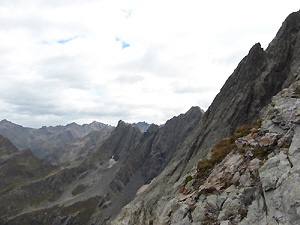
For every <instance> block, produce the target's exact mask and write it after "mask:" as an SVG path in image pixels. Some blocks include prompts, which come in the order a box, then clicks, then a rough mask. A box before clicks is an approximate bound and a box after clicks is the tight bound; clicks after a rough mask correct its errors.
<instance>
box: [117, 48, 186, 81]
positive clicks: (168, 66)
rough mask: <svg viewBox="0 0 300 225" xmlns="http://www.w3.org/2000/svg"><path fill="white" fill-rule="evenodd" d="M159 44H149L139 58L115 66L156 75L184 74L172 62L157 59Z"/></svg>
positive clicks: (159, 49) (118, 68) (171, 75)
mask: <svg viewBox="0 0 300 225" xmlns="http://www.w3.org/2000/svg"><path fill="white" fill-rule="evenodd" d="M161 50H162V47H161V46H158V45H152V46H149V48H148V51H147V52H146V53H145V54H144V55H143V56H142V57H141V58H139V59H137V60H133V61H131V62H128V63H125V64H121V65H119V66H118V67H116V70H118V71H131V72H133V73H142V72H145V73H151V74H152V75H154V76H157V77H177V76H182V75H183V74H184V72H183V70H180V69H178V66H177V65H174V64H173V63H164V62H161V61H159V59H158V58H159V52H160V51H161Z"/></svg>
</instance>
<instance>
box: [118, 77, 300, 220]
mask: <svg viewBox="0 0 300 225" xmlns="http://www.w3.org/2000/svg"><path fill="white" fill-rule="evenodd" d="M299 146H300V75H299V76H298V78H297V79H296V80H295V82H293V84H292V85H291V86H290V87H289V88H287V89H284V90H283V91H281V92H280V93H278V94H277V95H276V96H275V97H273V98H272V102H271V104H269V105H268V107H267V109H266V110H265V112H264V113H263V115H262V118H261V120H259V121H256V122H255V123H253V124H250V125H243V126H240V127H238V128H237V129H236V131H235V133H234V136H231V137H229V138H225V139H223V140H221V141H220V142H219V143H218V144H217V145H216V146H214V147H213V149H212V155H211V156H210V158H209V159H202V160H201V161H200V162H199V163H198V165H197V166H196V167H194V168H193V169H192V170H191V171H189V173H188V174H186V175H185V176H184V177H182V179H180V181H179V182H178V184H177V185H179V186H180V189H179V188H178V192H177V193H176V194H174V195H173V196H172V197H170V199H168V200H167V201H166V202H162V203H157V205H158V207H159V209H160V210H158V211H155V212H154V213H152V214H151V213H149V214H148V215H147V214H146V208H143V207H144V206H143V203H142V202H135V205H128V206H126V207H125V209H124V210H123V212H122V213H121V214H120V215H119V217H118V218H117V219H116V220H115V221H114V224H127V223H132V224H146V223H147V220H148V222H149V221H152V223H153V224H186V225H188V224H249V225H252V224H297V223H298V221H299V219H300V213H299V211H298V210H297V208H298V206H299V204H300V193H299V185H300V179H299V173H298V170H299V162H300V157H299V156H300V147H299ZM137 208H140V209H142V211H139V212H138V213H137V211H136V213H133V209H137ZM147 216H148V218H147Z"/></svg>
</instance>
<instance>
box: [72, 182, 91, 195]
mask: <svg viewBox="0 0 300 225" xmlns="http://www.w3.org/2000/svg"><path fill="white" fill-rule="evenodd" d="M88 188H89V186H88V185H84V184H79V185H78V186H77V187H75V188H74V189H73V191H72V195H79V194H81V193H82V192H84V191H85V190H86V189H88Z"/></svg>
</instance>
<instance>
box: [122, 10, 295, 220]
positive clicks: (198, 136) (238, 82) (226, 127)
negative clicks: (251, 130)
mask: <svg viewBox="0 0 300 225" xmlns="http://www.w3.org/2000/svg"><path fill="white" fill-rule="evenodd" d="M299 27H300V12H297V13H292V14H291V15H290V16H288V18H287V19H286V21H285V22H284V23H283V25H282V27H281V28H280V30H279V32H278V33H277V35H276V37H275V39H274V40H273V41H272V42H271V43H270V45H269V47H268V48H267V49H266V51H264V50H263V49H262V48H261V47H260V44H255V45H254V46H253V47H252V49H251V50H250V51H249V54H248V55H247V56H246V57H245V58H244V59H243V60H242V61H241V62H240V63H239V65H238V67H237V68H236V70H235V71H234V72H233V74H232V75H231V76H230V77H229V78H228V80H227V81H226V83H225V84H224V86H223V88H222V89H221V91H220V93H219V94H218V95H217V96H216V98H215V99H214V101H213V103H212V105H211V106H210V107H209V109H208V110H207V112H205V114H204V115H203V118H202V119H201V121H200V123H199V124H198V126H197V127H196V128H195V130H194V131H193V133H192V134H191V135H190V136H189V137H188V138H187V139H186V141H185V142H184V144H183V145H182V148H181V149H180V150H179V151H177V154H176V155H175V156H174V158H173V159H172V160H171V161H170V163H169V164H168V166H167V167H166V168H165V169H164V171H163V172H162V173H161V174H160V175H159V177H157V179H156V180H155V181H154V182H153V183H152V184H151V185H150V187H149V188H148V189H147V190H146V191H145V192H144V193H142V194H141V195H139V196H138V197H137V198H136V199H135V200H134V201H133V202H132V203H130V204H129V206H128V208H127V211H123V212H122V214H124V213H125V214H126V215H128V213H129V212H130V213H131V214H134V215H136V217H135V219H136V220H137V221H140V222H137V223H136V224H139V223H140V224H143V223H148V222H149V221H150V220H152V219H153V218H154V217H153V216H154V215H157V214H158V212H160V211H161V207H162V206H163V205H164V204H168V198H171V196H173V195H174V193H176V192H177V191H178V188H179V187H178V183H177V182H178V180H180V179H181V178H182V177H183V176H185V174H186V173H187V172H188V171H189V170H190V169H191V168H192V167H193V166H194V165H196V164H197V162H198V161H199V160H200V159H201V158H203V157H204V156H206V155H207V154H208V152H209V151H210V148H211V147H212V146H214V145H215V144H217V142H218V141H220V140H221V139H222V138H225V137H227V136H229V135H230V134H233V132H234V129H235V127H237V126H238V125H241V124H249V123H251V122H252V121H254V120H255V119H258V118H259V117H260V113H259V112H260V111H261V110H262V109H263V108H264V107H265V106H266V105H267V103H269V102H270V101H271V98H272V96H274V95H275V94H276V93H278V92H279V91H280V90H282V89H283V88H285V87H288V86H289V85H290V84H291V82H292V81H293V80H294V79H295V77H296V75H298V72H299V71H298V68H299V67H300V60H299V51H300V45H299V44H300V42H299V41H300V39H299V37H300V33H299V30H300V29H299ZM158 202H159V204H158ZM141 203H142V204H141ZM141 221H144V222H141ZM145 221H148V222H145ZM128 222H129V223H130V221H128ZM131 223H132V221H131Z"/></svg>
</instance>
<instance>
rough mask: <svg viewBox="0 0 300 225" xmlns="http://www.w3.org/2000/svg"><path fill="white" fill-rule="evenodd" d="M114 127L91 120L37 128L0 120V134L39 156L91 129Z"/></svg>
mask: <svg viewBox="0 0 300 225" xmlns="http://www.w3.org/2000/svg"><path fill="white" fill-rule="evenodd" d="M113 129H114V127H112V126H109V125H106V124H103V123H99V122H96V121H94V122H92V123H90V124H83V125H78V124H76V123H71V124H68V125H66V126H56V127H52V126H50V127H46V126H44V127H42V128H39V129H34V128H28V127H23V126H20V125H17V124H14V123H12V122H10V121H7V120H2V121H0V134H1V135H2V136H4V137H6V138H8V139H9V140H10V141H11V142H12V143H13V144H14V145H15V146H16V147H17V148H18V149H20V150H23V149H28V148H29V149H31V150H32V152H33V153H34V154H35V155H36V156H38V157H39V158H44V157H46V156H47V155H50V154H52V150H54V149H56V148H59V147H63V146H64V145H66V144H68V143H70V142H72V141H73V140H74V139H76V138H82V137H84V136H86V135H87V134H89V133H90V132H92V131H101V130H103V131H104V132H105V133H107V130H109V131H110V132H111V131H112V130H113Z"/></svg>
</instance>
